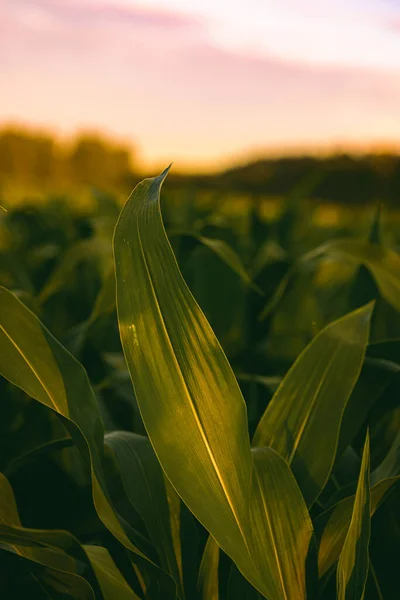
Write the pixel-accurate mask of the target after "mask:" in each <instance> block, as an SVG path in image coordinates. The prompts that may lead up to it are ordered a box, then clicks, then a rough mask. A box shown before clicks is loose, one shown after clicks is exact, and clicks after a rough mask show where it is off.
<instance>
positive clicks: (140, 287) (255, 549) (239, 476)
mask: <svg viewBox="0 0 400 600" xmlns="http://www.w3.org/2000/svg"><path fill="white" fill-rule="evenodd" d="M166 173H167V172H164V173H163V174H162V175H161V176H160V177H157V178H154V179H147V180H145V181H143V182H142V183H140V184H139V185H138V186H137V187H136V188H135V190H134V192H133V194H132V196H131V197H130V199H128V201H127V203H126V204H125V206H124V208H123V210H122V212H121V215H120V218H119V221H118V223H117V226H116V230H115V236H114V253H115V265H116V281H117V311H118V318H119V326H120V333H121V340H122V345H123V349H124V353H125V357H126V360H127V364H128V368H129V371H130V374H131V377H132V381H133V385H134V388H135V394H136V397H137V400H138V404H139V407H140V410H141V413H142V417H143V421H144V424H145V427H146V429H147V432H148V434H149V438H150V441H151V443H152V445H153V447H154V450H155V452H156V455H157V457H158V459H159V461H160V463H161V465H162V467H163V469H164V471H165V473H166V475H167V477H168V478H169V480H170V481H171V483H172V485H173V486H174V487H175V489H176V490H177V492H178V494H179V495H180V496H181V498H182V499H183V501H184V502H185V503H186V504H187V506H188V507H189V508H190V510H191V511H192V512H193V514H194V515H195V516H196V517H197V518H198V520H199V521H200V522H201V523H202V524H203V525H204V526H205V527H206V529H208V531H209V532H210V533H211V535H212V536H213V538H214V539H215V540H216V542H217V544H218V545H219V546H220V548H222V549H223V550H224V551H225V553H226V554H228V556H230V557H231V558H232V559H233V560H234V562H235V563H236V564H237V566H238V568H239V569H240V571H241V572H242V573H243V575H244V576H245V577H246V578H247V579H249V581H250V582H251V583H252V584H253V585H254V586H255V587H257V588H258V589H259V590H260V591H261V592H262V593H263V594H264V595H265V596H267V597H268V598H269V599H270V600H288V598H289V595H288V594H290V593H291V591H292V590H296V594H297V595H296V597H297V598H305V572H304V571H305V564H304V563H305V557H306V555H307V553H308V546H309V543H310V539H311V536H312V525H311V521H310V518H309V515H308V512H307V509H306V507H305V504H304V502H303V501H302V497H301V493H300V491H299V489H298V487H297V484H296V481H295V480H294V478H293V476H292V474H291V472H290V469H289V467H288V465H287V464H286V463H285V461H284V460H283V459H282V458H280V457H279V456H278V455H277V454H276V453H275V452H273V451H272V450H260V451H258V452H256V453H255V458H254V464H253V460H252V455H251V452H250V443H249V436H248V431H247V417H246V408H245V403H244V400H243V397H242V395H241V393H240V389H239V387H238V384H237V381H236V379H235V377H234V374H233V372H232V369H231V367H230V365H229V363H228V361H227V359H226V357H225V355H224V353H223V351H222V349H221V347H220V346H219V344H218V341H217V339H216V337H215V335H214V334H213V332H212V330H211V328H210V326H209V324H208V322H207V320H206V319H205V317H204V315H203V313H202V312H201V310H200V308H199V307H198V305H197V304H196V302H195V300H194V298H193V296H192V295H191V293H190V291H189V289H188V288H187V286H186V284H185V282H184V280H183V278H182V277H181V274H180V272H179V270H178V267H177V264H176V261H175V258H174V255H173V253H172V250H171V247H170V245H169V243H168V240H167V237H166V235H165V231H164V228H163V224H162V219H161V212H160V207H159V192H160V186H161V184H162V182H163V180H164V178H165V176H166ZM253 469H254V470H256V474H257V477H253V487H251V480H252V471H253ZM302 502H303V504H302ZM249 509H250V518H249ZM266 517H268V518H266ZM261 530H262V532H263V534H262V535H260V531H261ZM287 548H294V549H295V552H296V553H295V554H292V553H288V552H287ZM293 561H294V562H293ZM266 567H267V568H266ZM282 573H284V578H285V582H284V586H283V585H282V583H281V581H282V579H281V575H282ZM280 574H281V575H280ZM286 577H287V578H288V581H286Z"/></svg>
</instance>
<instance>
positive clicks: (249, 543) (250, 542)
mask: <svg viewBox="0 0 400 600" xmlns="http://www.w3.org/2000/svg"><path fill="white" fill-rule="evenodd" d="M167 172H168V171H165V172H164V173H163V174H162V175H160V176H159V177H156V178H153V179H146V180H144V181H143V182H141V183H140V184H139V185H138V186H137V187H136V188H135V190H134V192H133V193H132V195H131V196H130V198H129V199H128V200H127V202H126V204H125V205H124V207H123V208H122V211H121V213H120V215H119V218H118V222H117V224H116V227H115V232H114V238H113V252H114V254H113V255H114V272H115V285H114V279H113V277H114V276H113V275H111V276H107V277H105V282H106V284H105V287H104V288H102V290H101V295H100V297H99V299H98V301H96V304H95V307H94V309H93V311H94V315H95V317H96V315H98V314H100V313H102V312H107V311H108V310H109V307H110V305H112V304H113V302H114V297H115V303H116V308H117V315H118V326H119V332H120V339H121V344H122V349H123V355H124V360H125V364H126V368H127V370H128V371H129V374H130V378H131V381H132V385H133V389H134V398H135V401H134V402H135V406H137V407H138V409H139V411H140V419H141V423H142V425H143V429H142V431H141V433H138V432H137V431H136V430H134V428H130V427H129V423H127V424H126V425H127V426H126V427H120V428H118V429H116V428H113V427H110V426H107V428H106V429H105V427H104V422H103V415H102V407H101V404H100V403H99V396H98V389H96V388H95V387H93V385H92V383H91V381H90V380H89V377H88V375H87V373H86V371H85V369H84V367H83V365H82V364H81V362H79V361H78V360H77V358H76V357H75V356H74V355H73V354H71V353H70V351H69V350H68V349H67V348H66V347H65V345H63V344H61V343H60V342H59V341H58V340H57V339H56V338H55V337H54V336H53V335H52V333H51V332H50V331H49V329H47V327H46V326H45V325H44V323H43V322H41V320H40V319H39V318H38V316H37V315H36V314H35V312H33V311H32V310H30V308H28V307H27V306H26V305H25V304H23V303H22V302H21V300H20V299H19V298H18V297H17V296H16V295H15V294H14V293H12V292H11V291H10V290H8V289H6V288H5V287H2V288H0V373H1V375H2V376H3V378H4V381H3V382H2V388H1V389H2V415H3V417H2V420H3V424H2V428H4V429H6V428H7V430H9V431H13V429H18V413H13V408H12V406H13V405H14V404H19V405H23V404H24V403H25V404H26V405H29V406H30V407H31V406H34V409H33V410H32V415H33V417H32V420H31V424H32V425H34V424H35V422H36V421H35V420H36V419H37V420H39V419H42V418H46V419H47V421H46V423H48V427H47V429H46V432H45V434H43V433H42V435H41V436H38V439H37V440H36V444H33V445H32V446H31V447H29V448H24V449H23V451H21V450H20V451H19V450H18V447H17V446H13V445H12V444H11V446H10V447H8V446H7V448H5V450H4V455H3V457H2V460H1V469H2V473H1V474H0V553H1V561H0V589H1V591H2V593H3V596H4V597H6V598H16V597H19V596H20V595H21V594H22V597H29V598H55V599H58V598H76V599H91V600H93V599H97V598H99V599H104V600H114V599H124V600H125V599H127V600H128V599H131V600H134V599H138V598H139V599H142V600H144V599H146V600H147V599H148V600H160V599H163V600H164V599H166V600H169V599H171V600H176V599H179V600H185V599H186V600H196V599H198V600H200V599H203V600H225V599H226V600H239V599H246V598H248V599H249V600H251V599H257V598H267V599H268V600H303V599H306V598H308V599H309V600H314V599H315V600H316V599H319V598H321V599H322V598H323V599H325V598H327V599H329V598H337V599H338V600H362V599H363V598H364V597H365V598H378V599H379V598H382V597H384V598H385V599H386V598H391V597H393V598H395V597H396V596H395V595H392V596H390V594H392V593H395V592H394V591H393V586H392V584H393V580H392V579H391V578H386V575H385V573H386V572H385V569H384V568H382V566H381V565H380V566H379V568H376V567H377V564H378V563H379V555H380V553H384V552H385V545H384V543H387V546H388V552H389V553H390V552H391V550H392V548H393V552H394V551H395V549H396V548H398V543H399V540H398V535H397V537H396V535H393V536H387V538H385V536H381V537H379V535H377V533H376V532H375V531H374V519H375V518H378V517H379V515H380V514H382V510H381V509H380V507H381V505H383V506H384V513H386V514H387V515H390V520H389V521H386V523H388V522H389V526H390V527H392V528H393V529H394V530H395V529H396V527H398V523H399V521H398V514H397V515H396V513H395V508H396V503H395V502H392V499H393V498H395V499H396V497H397V499H398V495H397V496H396V494H397V489H398V486H397V482H398V479H399V476H400V469H399V467H400V465H399V460H398V457H399V447H400V446H399V444H400V434H399V433H398V427H397V429H396V423H398V420H397V421H396V419H398V414H399V413H398V397H397V398H396V391H397V385H398V383H399V381H400V380H399V371H400V360H399V357H400V352H399V348H400V343H399V342H398V341H397V340H395V339H393V340H390V341H387V340H381V341H377V340H375V343H373V344H370V343H369V336H370V326H371V319H373V315H374V302H373V301H372V302H368V303H366V304H364V305H363V306H361V307H357V308H356V309H355V310H352V311H351V312H348V313H347V314H345V315H343V316H341V317H340V318H338V319H336V320H334V321H332V322H330V323H328V324H327V325H326V326H325V327H323V328H322V329H321V330H320V331H319V332H318V333H317V334H316V335H315V336H314V337H313V338H312V340H311V341H310V343H309V344H308V345H307V346H306V347H305V348H304V350H303V351H302V352H301V353H300V354H299V355H298V356H297V358H296V360H295V361H294V363H293V364H292V365H291V367H290V368H289V370H288V371H287V372H286V374H285V375H284V376H283V378H282V379H281V381H280V383H279V385H278V386H277V389H276V391H275V392H274V394H273V396H272V398H271V400H270V401H269V403H268V404H267V405H266V406H265V407H264V410H263V413H262V415H261V418H260V419H259V421H258V424H257V427H256V429H255V432H254V435H252V436H250V434H249V427H248V417H247V408H246V402H245V399H244V397H243V395H242V391H241V388H240V387H239V384H238V382H237V379H236V377H235V374H234V371H233V370H232V367H231V365H230V363H229V361H228V359H227V357H226V354H225V353H224V351H223V349H222V347H221V345H220V344H219V342H218V340H217V338H216V336H215V334H214V332H213V330H212V328H211V326H210V324H209V322H208V321H207V319H206V317H205V315H204V313H203V312H202V310H201V308H200V306H199V305H198V304H197V302H196V300H195V298H194V297H193V295H192V294H191V292H190V290H189V288H188V287H187V285H186V283H185V281H184V279H183V277H182V275H181V272H180V270H179V267H178V264H177V261H176V259H175V256H174V253H173V251H172V248H171V246H170V243H169V240H168V238H167V235H166V232H165V229H164V226H163V221H162V216H161V210H160V189H161V186H162V183H163V181H164V180H165V178H166V176H167ZM219 248H221V247H219ZM339 250H341V251H343V252H344V251H346V252H350V251H353V250H354V248H353V247H351V248H350V250H349V248H348V247H344V249H343V245H342V246H340V247H339ZM324 251H325V250H324ZM356 251H357V252H359V253H362V252H363V251H365V248H364V247H362V248H358V247H357V249H356V250H354V252H356ZM354 252H353V254H354ZM319 253H320V251H318V253H317V254H319ZM223 256H225V258H226V256H227V254H226V252H225V250H223ZM357 256H358V255H357ZM382 256H383V258H382ZM390 256H392V254H391V255H390ZM396 256H397V255H396ZM228 258H229V253H228ZM360 260H361V258H360ZM396 260H397V259H394V258H393V256H392V259H391V262H390V265H389V267H390V268H391V270H390V271H388V270H387V268H386V267H387V255H385V254H384V255H382V253H381V254H379V253H377V252H375V254H373V255H372V254H371V255H370V258H368V261H369V263H368V264H370V265H371V269H372V270H373V273H374V274H375V276H376V277H377V281H378V286H379V287H380V289H381V290H382V292H383V293H384V294H387V295H388V296H390V297H392V296H393V295H395V294H396V293H397V289H400V276H398V273H397V271H396V270H395V269H394V268H393V267H392V265H393V261H394V262H395V263H396ZM399 260H400V259H399ZM396 264H397V263H396ZM61 274H62V272H61ZM58 278H59V276H58ZM57 281H58V279H56V282H57ZM379 282H380V283H379ZM53 283H54V280H53ZM397 286H399V287H398V288H397ZM51 289H52V288H51V286H47V287H46V288H45V290H47V292H46V293H47V294H49V293H51ZM234 300H235V299H234V298H232V301H234ZM33 308H34V307H33ZM96 311H97V312H96ZM95 317H93V316H91V317H89V320H88V321H87V322H86V325H85V328H84V329H83V330H82V329H81V330H80V334H82V335H84V334H85V332H86V331H87V328H88V327H89V326H90V325H91V323H92V322H93V321H94V320H95ZM36 411H37V412H36ZM393 423H395V426H394V427H393ZM31 472H33V473H35V478H33V479H29V477H30V473H31ZM39 474H40V476H41V477H42V478H43V479H46V480H50V481H47V486H46V488H45V489H46V495H45V496H46V497H41V496H40V493H39V498H40V501H39V502H38V500H37V494H38V492H40V489H39V490H38V489H36V488H37V487H39V488H40V484H38V477H39ZM27 480H28V483H27ZM52 480H54V484H53V485H52ZM29 482H30V483H29ZM57 486H59V487H60V489H61V490H62V491H61V494H60V493H59V491H58V490H57ZM62 494H66V495H67V496H68V498H69V502H68V509H65V511H64V510H63V511H57V502H58V501H60V496H61V495H62ZM39 504H40V508H39V507H38V505H39ZM43 504H44V505H45V507H46V508H47V512H49V513H50V516H49V515H46V514H44V512H43V510H42V509H43ZM53 511H54V514H53ZM375 513H376V514H375ZM383 522H385V521H383ZM381 538H382V539H383V541H384V543H383V545H381ZM396 544H397V545H396ZM392 574H393V575H394V577H395V575H396V574H395V573H392ZM389 579H390V580H389ZM382 590H384V592H383V591H382ZM383 593H384V594H385V595H384V596H383Z"/></svg>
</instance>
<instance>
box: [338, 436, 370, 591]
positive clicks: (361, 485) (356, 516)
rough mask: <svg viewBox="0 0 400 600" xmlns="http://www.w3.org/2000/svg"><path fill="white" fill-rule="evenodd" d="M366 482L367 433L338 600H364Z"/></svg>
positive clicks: (340, 564) (367, 519)
mask: <svg viewBox="0 0 400 600" xmlns="http://www.w3.org/2000/svg"><path fill="white" fill-rule="evenodd" d="M369 479H370V468H369V434H368V432H367V437H366V440H365V445H364V451H363V458H362V463H361V471H360V477H359V479H358V485H357V492H356V497H355V500H354V505H353V513H352V516H351V521H350V526H349V529H348V531H347V535H346V539H345V541H344V544H343V548H342V551H341V553H340V557H339V562H338V567H337V592H338V600H362V599H363V597H364V593H365V585H366V583H367V576H368V568H369V554H368V548H369V539H370V535H371V516H370V489H369Z"/></svg>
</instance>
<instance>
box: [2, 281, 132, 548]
mask: <svg viewBox="0 0 400 600" xmlns="http://www.w3.org/2000/svg"><path fill="white" fill-rule="evenodd" d="M0 373H1V374H2V375H3V376H4V377H6V379H8V380H9V381H10V382H11V383H13V384H14V385H17V386H18V387H20V388H21V389H23V390H24V391H25V392H26V393H27V394H28V395H29V396H31V397H32V398H34V399H35V400H38V401H39V402H40V403H42V404H44V405H45V406H47V407H49V408H51V409H52V410H54V411H55V412H57V413H58V414H60V415H61V416H62V417H64V418H65V419H67V420H68V421H67V422H69V423H70V424H71V423H72V424H73V425H74V429H73V430H71V434H73V433H75V435H76V428H77V429H78V431H79V432H80V434H81V436H82V437H83V440H84V442H85V446H86V449H85V453H84V456H85V457H86V458H87V457H88V456H89V457H90V468H91V476H92V491H93V500H94V504H95V507H96V510H97V512H98V515H99V517H100V519H101V520H102V521H103V523H104V525H105V526H106V527H107V528H108V529H109V530H110V531H111V532H112V533H113V535H114V536H115V537H116V538H117V539H118V540H119V541H120V542H121V543H122V544H123V545H124V546H126V547H127V548H129V549H130V550H132V551H133V552H136V553H137V554H138V555H140V556H143V554H142V552H140V550H139V549H138V548H137V547H136V546H135V545H134V544H133V543H132V542H131V540H130V539H129V537H128V536H127V534H126V533H125V531H124V529H123V527H122V526H121V524H120V522H119V520H118V517H117V515H116V513H115V512H114V509H113V507H112V506H111V504H110V501H109V499H108V492H107V488H106V484H105V479H104V473H103V466H102V455H103V439H104V431H103V423H102V420H101V416H100V412H99V409H98V406H97V403H96V399H95V396H94V392H93V390H92V388H91V386H90V383H89V380H88V377H87V374H86V371H85V370H84V368H83V367H82V365H81V364H80V363H79V362H78V361H77V360H76V359H75V358H74V357H73V356H72V355H71V354H70V353H69V352H68V351H67V350H66V349H65V348H64V347H63V346H62V345H61V344H60V343H59V342H58V341H57V340H56V339H55V338H54V337H53V336H52V335H51V333H50V332H49V331H48V330H47V329H46V328H45V327H44V325H43V324H42V323H41V322H40V321H39V320H38V318H37V317H36V316H35V315H34V314H33V313H32V312H31V311H30V310H28V309H27V308H26V307H25V306H24V305H23V304H22V303H21V302H20V301H19V300H18V299H17V298H16V297H15V296H14V295H13V294H12V293H11V292H9V291H8V290H6V289H5V288H2V287H0ZM81 439H82V438H80V440H81ZM80 443H82V442H81V441H80Z"/></svg>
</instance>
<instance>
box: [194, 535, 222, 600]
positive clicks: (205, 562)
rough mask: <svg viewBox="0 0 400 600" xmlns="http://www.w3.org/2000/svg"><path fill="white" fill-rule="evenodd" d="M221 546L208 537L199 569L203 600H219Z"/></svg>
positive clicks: (199, 582)
mask: <svg viewBox="0 0 400 600" xmlns="http://www.w3.org/2000/svg"><path fill="white" fill-rule="evenodd" d="M218 567H219V546H218V544H217V542H216V541H215V540H214V538H213V537H211V535H210V536H208V540H207V543H206V546H205V548H204V552H203V556H202V559H201V563H200V569H199V580H198V584H199V588H200V590H201V597H202V599H203V600H219V579H218Z"/></svg>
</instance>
